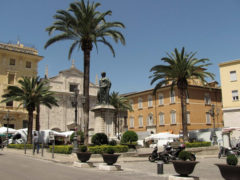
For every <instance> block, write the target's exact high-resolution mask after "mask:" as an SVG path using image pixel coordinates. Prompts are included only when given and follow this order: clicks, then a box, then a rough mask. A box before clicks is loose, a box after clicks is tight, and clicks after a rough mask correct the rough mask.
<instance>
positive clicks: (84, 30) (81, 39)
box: [44, 0, 125, 145]
mask: <svg viewBox="0 0 240 180" xmlns="http://www.w3.org/2000/svg"><path fill="white" fill-rule="evenodd" d="M99 6H100V3H94V2H93V3H91V4H90V3H89V1H87V3H85V2H84V0H81V1H76V2H73V3H71V4H70V7H69V8H68V10H67V11H65V10H58V11H57V13H56V15H55V16H54V19H55V20H56V21H55V22H54V23H53V25H52V26H50V27H48V28H47V29H46V31H48V33H49V35H51V34H52V33H54V32H55V31H59V32H60V34H57V35H55V36H54V37H52V38H50V39H49V40H48V41H47V42H46V44H45V46H44V47H45V48H47V47H48V46H50V45H51V44H53V43H55V42H58V41H62V40H72V41H73V43H72V45H71V47H70V49H69V53H68V58H69V59H70V57H71V54H72V52H73V50H74V49H75V48H77V49H80V48H81V50H82V51H83V55H84V57H83V61H84V83H83V84H84V85H83V95H84V96H85V98H86V103H85V104H84V106H83V111H84V121H85V122H84V124H85V126H84V136H85V140H84V144H85V145H87V143H88V129H89V72H90V54H91V51H92V48H93V44H94V45H95V47H96V49H97V50H98V48H97V44H98V43H103V44H104V45H106V46H108V47H109V48H110V50H111V52H112V53H113V56H115V52H114V49H113V47H112V45H111V43H110V42H109V41H108V40H107V39H106V38H107V37H110V38H113V40H114V41H115V42H116V43H117V42H118V41H120V42H121V43H122V44H125V39H124V36H123V35H122V33H121V32H120V31H117V28H124V25H123V24H122V23H121V22H107V20H106V17H107V16H110V15H111V14H112V11H106V12H104V13H101V12H99V11H97V10H96V9H97V7H99Z"/></svg>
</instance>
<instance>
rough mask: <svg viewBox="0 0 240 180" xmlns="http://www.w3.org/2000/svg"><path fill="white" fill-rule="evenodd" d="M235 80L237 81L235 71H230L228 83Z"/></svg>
mask: <svg viewBox="0 0 240 180" xmlns="http://www.w3.org/2000/svg"><path fill="white" fill-rule="evenodd" d="M236 80H237V73H236V71H230V81H236Z"/></svg>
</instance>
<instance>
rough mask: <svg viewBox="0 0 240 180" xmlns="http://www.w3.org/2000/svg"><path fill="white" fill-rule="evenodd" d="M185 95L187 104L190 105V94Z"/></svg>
mask: <svg viewBox="0 0 240 180" xmlns="http://www.w3.org/2000/svg"><path fill="white" fill-rule="evenodd" d="M185 93H186V103H189V94H188V92H187V91H186V92H185Z"/></svg>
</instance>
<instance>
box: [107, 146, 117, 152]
mask: <svg viewBox="0 0 240 180" xmlns="http://www.w3.org/2000/svg"><path fill="white" fill-rule="evenodd" d="M114 152H115V151H114V149H113V147H111V146H109V147H108V148H107V149H106V151H105V153H108V154H114Z"/></svg>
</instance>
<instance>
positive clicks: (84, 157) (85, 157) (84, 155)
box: [76, 152, 92, 162]
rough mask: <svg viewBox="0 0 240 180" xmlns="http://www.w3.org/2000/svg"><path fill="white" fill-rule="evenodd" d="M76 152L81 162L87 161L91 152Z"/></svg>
mask: <svg viewBox="0 0 240 180" xmlns="http://www.w3.org/2000/svg"><path fill="white" fill-rule="evenodd" d="M76 154H77V157H78V160H79V161H81V162H87V161H88V160H89V159H90V157H91V155H92V153H90V152H77V153H76Z"/></svg>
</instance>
